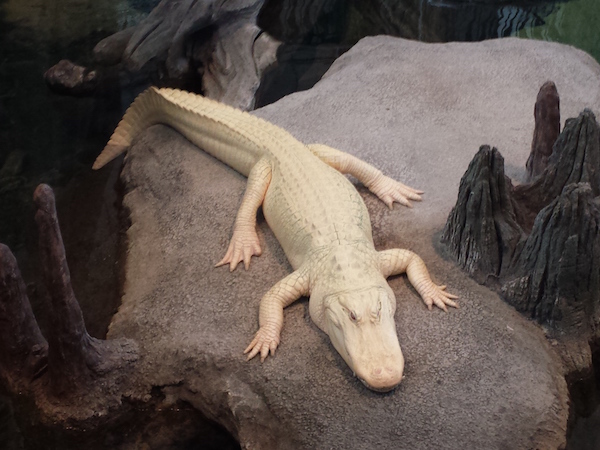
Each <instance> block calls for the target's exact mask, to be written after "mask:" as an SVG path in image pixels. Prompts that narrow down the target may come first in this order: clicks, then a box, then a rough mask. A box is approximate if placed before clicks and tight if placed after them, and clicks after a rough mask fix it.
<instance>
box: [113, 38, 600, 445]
mask: <svg viewBox="0 0 600 450" xmlns="http://www.w3.org/2000/svg"><path fill="white" fill-rule="evenodd" d="M599 76H600V68H599V67H598V65H597V64H596V63H595V62H594V61H593V60H592V59H591V58H590V57H589V56H587V55H586V54H584V53H582V52H580V51H577V50H575V49H573V48H569V47H566V46H561V45H558V44H549V43H543V42H534V41H521V40H515V39H507V40H502V41H486V42H482V43H476V44H459V43H451V44H441V45H440V44H436V45H431V44H422V43H416V42H411V41H405V40H401V39H395V38H388V37H376V38H367V39H364V40H362V41H361V42H360V43H359V44H357V45H356V46H355V47H354V48H353V49H352V50H351V51H349V52H348V53H347V54H345V55H343V56H342V57H341V58H339V59H338V60H337V62H336V63H335V64H334V65H333V66H332V68H331V69H330V70H329V72H328V73H327V74H326V76H325V77H324V78H323V80H322V81H320V82H319V83H318V84H317V85H316V86H315V87H314V88H313V89H311V90H309V91H306V92H302V93H297V94H294V95H291V96H288V97H285V98H284V99H282V100H280V101H279V102H277V103H275V104H273V105H270V106H268V107H265V108H263V109H261V110H258V111H257V112H256V114H257V115H259V116H261V117H263V118H266V119H268V120H270V121H272V122H274V123H276V124H278V125H281V126H282V127H284V128H286V129H287V130H289V131H290V132H291V133H292V134H293V135H295V136H296V137H297V138H298V139H300V140H301V141H303V142H306V143H311V142H321V143H324V144H328V145H331V146H334V147H337V148H339V149H342V150H345V151H348V152H350V153H353V154H356V155H358V156H360V157H362V158H363V159H365V160H367V161H369V162H371V163H374V164H376V165H377V166H378V167H380V168H382V169H384V170H385V172H386V173H387V174H389V175H391V176H393V177H394V178H397V179H399V180H401V181H403V182H405V183H407V184H409V185H411V186H413V187H417V188H420V189H423V190H425V191H426V196H425V201H424V202H423V203H422V204H417V205H416V206H415V208H414V209H411V210H409V209H405V208H400V207H396V208H395V209H394V210H393V211H389V210H387V209H386V208H385V206H384V205H382V204H381V203H379V202H378V201H377V200H376V199H375V198H373V196H371V195H370V194H369V193H368V192H366V191H365V190H364V189H362V188H361V192H362V193H363V196H364V198H365V200H366V203H367V206H368V208H369V211H370V213H371V217H372V221H373V225H374V227H373V228H374V237H375V241H376V245H377V246H378V248H393V247H404V248H409V249H411V250H414V251H415V252H417V253H418V254H420V256H421V257H422V258H423V259H424V260H425V262H426V263H427V265H428V267H429V269H430V272H431V273H432V275H433V278H434V280H436V281H438V282H443V283H444V284H447V285H448V286H449V289H450V291H451V292H454V293H457V294H459V295H460V296H461V309H459V310H457V311H451V312H450V313H448V314H444V313H442V312H440V311H435V312H429V311H427V309H426V308H425V307H424V306H423V304H422V302H421V300H420V299H419V298H418V296H417V294H416V293H415V292H414V291H413V290H411V289H410V288H409V287H407V285H406V284H407V283H406V281H405V279H404V278H403V277H397V278H395V279H392V280H391V281H390V284H391V286H392V288H393V289H394V291H395V292H396V295H397V297H398V300H399V302H398V310H397V313H396V324H397V329H398V334H399V339H400V344H401V346H402V347H403V351H404V354H405V357H406V371H405V374H406V378H405V379H404V381H403V382H402V384H401V385H400V386H399V387H398V388H397V389H396V390H394V391H393V392H392V393H390V394H384V395H382V394H377V393H374V392H371V391H368V390H367V389H366V388H365V387H364V386H363V385H362V384H361V383H360V382H359V381H358V380H357V379H356V378H354V377H353V376H352V374H351V373H350V371H349V369H348V368H347V366H346V365H345V364H344V362H343V360H342V359H341V357H339V356H338V354H337V353H336V352H335V350H334V349H333V348H332V346H331V345H330V343H329V341H328V339H327V337H326V336H325V335H324V334H323V333H322V332H320V331H319V330H318V329H317V327H316V326H315V325H314V324H313V323H312V322H311V321H310V318H309V316H308V305H307V302H306V301H300V302H297V303H296V304H294V305H292V306H291V307H289V308H287V309H286V311H285V324H284V328H283V333H282V343H281V346H280V348H279V349H278V352H277V355H276V356H275V357H274V358H269V359H268V360H267V361H266V362H265V363H264V364H262V365H261V364H260V363H257V362H256V361H252V362H249V363H247V362H245V358H244V356H243V355H242V351H243V349H244V348H245V346H246V345H247V343H248V342H249V340H250V339H251V337H252V335H253V333H254V331H255V330H256V328H257V315H258V303H259V300H260V297H261V296H262V295H263V294H264V293H265V292H266V290H267V289H268V288H269V287H270V286H272V285H273V284H274V283H275V282H276V281H278V280H279V279H281V278H282V277H283V276H284V275H285V274H287V273H289V271H290V266H289V264H288V262H287V261H286V259H285V256H284V254H283V252H282V251H281V249H280V248H279V246H278V244H277V242H276V240H275V238H274V236H273V235H272V233H271V232H270V230H269V229H268V227H267V225H266V224H265V223H264V220H263V221H260V220H259V236H260V238H261V242H262V245H263V255H262V256H261V257H260V258H257V259H255V260H253V262H252V264H251V267H250V270H248V271H243V270H239V269H238V270H237V271H236V272H234V273H229V271H228V270H227V269H226V268H220V269H215V268H214V267H213V266H214V264H215V263H216V262H217V261H219V260H220V259H221V257H222V254H223V252H224V251H225V250H226V248H227V243H228V240H229V236H230V233H231V229H232V226H233V220H234V217H235V213H236V209H237V207H238V205H239V202H240V200H241V196H242V193H243V189H244V185H245V180H244V178H243V177H241V176H240V175H238V174H236V173H235V172H233V171H232V170H231V169H229V168H227V167H225V166H223V165H222V164H220V163H218V162H217V161H215V160H214V159H212V158H211V157H209V156H207V155H206V154H204V153H202V152H199V151H197V149H195V148H194V147H193V146H191V144H189V143H188V142H187V141H186V140H185V139H183V138H182V137H181V136H179V135H178V134H177V133H175V132H173V131H171V130H170V129H168V128H166V127H162V126H157V127H152V128H151V129H149V130H148V131H147V132H145V133H144V134H143V135H142V136H141V137H140V139H139V140H138V141H137V144H135V145H134V147H133V148H132V149H131V150H130V152H129V154H128V156H127V159H126V165H125V169H124V173H123V177H124V181H125V184H126V189H127V194H126V196H125V199H124V204H125V205H126V207H127V208H129V211H130V216H131V227H130V229H129V231H128V237H129V242H130V244H129V251H128V256H127V267H126V282H125V286H124V292H125V295H124V297H123V304H122V306H121V308H120V310H119V312H118V313H117V315H116V316H115V317H114V319H113V322H112V324H111V328H110V331H109V337H110V338H119V337H127V338H133V339H135V340H136V341H137V342H138V344H139V347H140V360H139V362H138V369H139V371H138V372H137V374H136V375H134V376H133V377H132V378H131V383H132V386H131V387H130V388H129V390H128V396H130V397H131V398H138V399H142V400H143V399H145V398H146V399H149V398H150V393H151V388H152V387H155V390H154V394H155V395H156V392H159V393H160V394H159V396H160V398H162V399H163V400H162V401H163V402H164V404H165V405H169V404H173V403H174V402H175V401H176V400H178V399H179V400H184V401H186V402H188V403H189V404H191V405H193V406H194V407H196V408H197V409H199V410H200V411H202V412H203V414H204V415H205V416H207V417H208V418H209V419H212V420H215V421H217V422H218V423H220V424H222V425H223V426H224V427H225V428H226V429H227V430H229V431H230V432H231V433H232V434H233V435H234V436H235V437H236V438H237V439H238V440H239V441H240V442H241V445H242V448H317V449H326V448H357V449H362V448H365V449H366V448H390V449H391V448H399V447H402V448H414V449H425V448H445V449H463V448H494V449H495V448H498V449H499V448H511V449H520V448H532V447H533V448H561V447H562V446H563V445H564V443H565V440H566V437H565V434H566V422H567V416H568V405H567V397H568V394H567V390H566V383H565V381H564V378H563V368H562V366H561V364H560V362H559V359H558V358H557V357H556V355H555V354H554V352H553V350H552V348H551V346H550V345H549V344H548V342H547V341H546V339H545V337H544V333H543V332H542V330H541V329H540V328H539V327H537V326H536V325H535V324H534V323H532V322H529V321H527V320H525V319H523V318H522V317H521V316H520V315H519V314H518V313H517V312H516V311H515V310H514V309H513V308H512V307H510V306H508V305H506V304H505V303H503V302H502V301H501V300H500V299H499V298H498V297H497V296H496V295H495V294H494V293H492V292H491V291H490V290H488V289H487V288H485V287H482V286H479V285H478V284H476V283H475V282H474V281H473V280H471V279H469V278H468V277H466V276H465V275H464V273H463V272H462V271H461V270H460V269H459V268H458V267H457V266H455V265H454V264H453V263H451V262H449V261H446V260H444V259H442V258H441V257H440V256H438V255H437V253H436V251H435V246H436V245H435V243H436V242H437V241H438V234H437V233H438V232H439V231H440V230H441V229H442V227H443V225H444V222H445V219H446V217H447V215H448V213H449V211H450V209H451V208H452V205H453V204H454V202H455V200H456V196H457V191H458V183H459V180H460V178H461V176H462V174H463V171H464V167H466V166H467V164H468V163H469V161H470V160H471V158H472V156H473V154H474V153H475V152H476V151H477V149H478V148H479V146H480V144H481V143H483V142H489V143H491V144H493V145H495V146H497V147H498V148H499V149H501V151H502V153H503V155H504V158H505V168H506V170H507V173H508V174H509V175H510V176H511V177H512V178H513V179H514V178H516V179H524V178H525V170H524V167H525V161H526V159H527V156H528V154H529V149H530V142H531V136H532V133H533V127H534V123H533V118H532V115H531V105H533V104H534V102H535V98H536V95H537V92H538V89H539V87H540V86H541V85H542V84H543V83H544V82H545V81H546V80H547V79H552V80H554V81H555V83H556V85H557V86H558V88H559V90H560V92H561V96H562V98H563V99H564V100H563V101H562V102H561V103H562V105H561V106H562V110H563V114H564V115H565V117H572V116H575V115H577V113H578V112H579V111H581V110H582V109H583V108H584V107H589V108H591V109H592V110H595V111H598V109H599V107H600V90H599V88H598V85H597V80H598V77H599ZM167 149H168V150H167Z"/></svg>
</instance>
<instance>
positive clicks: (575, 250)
mask: <svg viewBox="0 0 600 450" xmlns="http://www.w3.org/2000/svg"><path fill="white" fill-rule="evenodd" d="M599 263H600V209H599V208H598V205H597V204H596V203H595V201H594V195H593V193H592V190H591V188H590V186H589V184H587V183H578V184H570V185H568V186H567V187H566V188H565V189H564V190H563V192H562V194H561V195H560V196H559V197H557V198H556V199H555V200H554V201H553V202H552V203H551V204H550V205H548V206H547V207H546V208H544V209H543V210H542V211H541V212H540V213H539V214H538V216H537V218H536V220H535V224H534V226H533V229H532V231H531V234H530V235H529V237H528V238H527V240H526V241H525V242H524V244H523V246H522V250H521V251H520V252H519V253H518V255H517V257H516V258H515V260H514V261H513V262H512V263H511V269H510V270H511V272H512V273H515V274H517V276H516V277H515V278H511V277H510V275H508V276H507V277H506V278H507V279H508V280H507V281H506V282H505V283H504V285H503V286H502V294H503V296H504V297H505V298H506V300H507V301H508V302H509V303H510V304H512V305H513V306H515V308H517V309H518V310H519V311H521V312H523V313H524V314H526V315H527V316H529V317H531V318H533V319H536V320H537V321H538V322H540V323H544V324H550V325H557V326H560V327H561V328H564V329H566V330H570V331H576V330H589V329H590V327H592V326H594V320H595V319H596V320H597V318H598V308H599V307H600V264H599Z"/></svg>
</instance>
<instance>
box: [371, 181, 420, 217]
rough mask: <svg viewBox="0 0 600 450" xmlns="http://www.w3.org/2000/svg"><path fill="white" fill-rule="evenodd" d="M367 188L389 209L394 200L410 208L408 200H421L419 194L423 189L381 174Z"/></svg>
mask: <svg viewBox="0 0 600 450" xmlns="http://www.w3.org/2000/svg"><path fill="white" fill-rule="evenodd" d="M369 190H370V191H371V192H373V193H374V194H375V195H376V196H377V197H379V198H380V200H381V201H382V202H383V203H385V204H386V205H387V206H388V208H390V209H392V207H393V205H394V202H397V203H400V204H401V205H404V206H406V207H407V208H412V204H411V202H410V200H414V201H417V202H420V201H421V200H422V199H421V194H423V191H420V190H418V189H413V188H411V187H409V186H407V185H405V184H403V183H400V182H399V181H396V180H394V179H393V178H390V177H388V176H385V175H383V174H382V175H381V176H379V177H378V178H377V180H376V181H375V182H374V183H372V184H371V185H370V186H369Z"/></svg>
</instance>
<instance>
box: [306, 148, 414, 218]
mask: <svg viewBox="0 0 600 450" xmlns="http://www.w3.org/2000/svg"><path fill="white" fill-rule="evenodd" d="M308 148H309V150H310V151H311V152H312V153H313V154H315V155H316V156H317V157H318V158H319V159H321V160H322V161H323V162H324V163H326V164H327V165H329V166H331V167H333V168H334V169H336V170H338V171H340V172H341V173H344V174H346V173H347V174H350V175H352V176H354V177H355V178H356V179H357V180H358V181H360V182H361V183H362V184H364V185H365V186H366V187H367V188H368V189H369V190H370V191H371V192H372V193H373V194H375V195H376V196H377V197H379V198H380V199H381V201H382V202H383V203H385V204H386V205H387V206H388V208H390V209H392V206H393V204H394V202H398V203H400V204H401V205H404V206H407V207H409V208H412V204H411V203H410V200H415V201H421V195H420V194H423V191H419V190H417V189H413V188H411V187H409V186H406V185H405V184H402V183H400V182H399V181H396V180H394V179H392V178H390V177H388V176H385V175H384V174H383V173H382V172H381V170H379V169H377V168H375V167H373V166H372V165H370V164H368V163H366V162H364V161H363V160H361V159H358V158H357V157H355V156H352V155H350V154H348V153H345V152H342V151H341V150H337V149H335V148H333V147H329V146H327V145H323V144H310V145H308Z"/></svg>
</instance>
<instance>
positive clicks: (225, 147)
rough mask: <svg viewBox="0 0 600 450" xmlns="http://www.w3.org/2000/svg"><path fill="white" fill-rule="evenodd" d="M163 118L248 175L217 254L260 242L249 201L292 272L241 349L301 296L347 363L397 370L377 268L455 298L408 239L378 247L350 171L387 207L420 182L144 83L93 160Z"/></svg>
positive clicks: (272, 333)
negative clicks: (404, 246)
mask: <svg viewBox="0 0 600 450" xmlns="http://www.w3.org/2000/svg"><path fill="white" fill-rule="evenodd" d="M155 123H164V124H167V125H170V126H171V127H173V128H175V129H176V130H177V131H179V132H180V133H181V134H183V135H184V136H185V137H186V138H188V139H189V140H190V141H191V142H193V143H194V144H196V145H197V146H198V147H199V148H201V149H203V150H205V151H206V152H208V153H209V154H211V155H213V156H214V157H216V158H217V159H219V160H221V161H222V162H224V163H225V164H227V165H229V166H230V167H232V168H233V169H235V170H237V171H238V172H240V173H242V174H243V175H245V176H247V177H248V186H247V188H246V192H245V194H244V198H243V200H242V204H241V206H240V209H239V211H238V214H237V217H236V220H235V226H234V231H233V236H232V238H231V243H230V244H229V248H228V249H227V252H226V254H225V257H224V258H223V259H222V260H221V261H220V262H219V263H218V264H217V266H221V265H225V264H229V267H230V270H234V269H235V268H236V266H237V265H238V264H239V263H241V262H243V263H244V266H245V267H246V269H247V268H248V266H249V264H250V260H251V258H252V256H259V255H260V254H261V247H260V242H259V239H258V236H257V234H256V212H257V210H258V208H259V207H260V206H261V205H262V207H263V213H264V216H265V219H266V221H267V223H268V224H269V226H270V227H271V229H272V230H273V233H274V234H275V236H276V237H277V239H278V240H279V243H280V244H281V247H282V248H283V250H284V251H285V254H286V256H287V257H288V259H289V261H290V263H291V264H292V267H293V268H294V272H292V273H291V274H290V275H288V276H287V277H285V278H284V279H283V280H281V281H280V282H278V283H277V284H275V286H273V287H272V288H271V289H270V290H269V291H268V292H267V293H266V294H265V296H264V297H263V298H262V300H261V302H260V310H259V325H260V327H259V330H258V332H257V333H256V335H255V337H254V339H253V340H252V342H251V343H250V345H249V346H248V347H247V348H246V350H245V353H247V354H248V359H252V358H253V357H254V356H256V355H259V354H260V358H261V361H264V359H265V358H266V357H267V356H268V354H269V353H271V355H274V354H275V350H276V349H277V346H278V345H279V337H280V333H281V328H282V326H283V309H284V308H285V307H286V306H288V305H290V304H291V303H293V302H294V301H295V300H297V299H298V298H300V297H302V296H310V302H309V309H310V315H311V318H312V319H313V321H314V322H315V323H316V324H317V326H318V327H319V328H320V329H321V330H323V331H324V332H325V333H327V334H328V335H329V337H330V339H331V341H332V343H333V345H334V347H335V348H336V349H337V351H338V352H339V353H340V354H341V356H342V357H343V358H344V360H345V361H346V362H347V363H348V365H349V366H350V368H351V369H352V370H353V371H354V373H355V374H356V375H357V376H358V377H359V378H360V379H361V381H363V383H365V385H366V386H367V387H369V388H371V389H374V390H377V391H387V390H390V389H393V388H394V387H395V386H396V385H397V384H398V383H399V382H400V381H401V379H402V373H403V369H404V358H403V356H402V351H401V350H400V345H399V343H398V337H397V334H396V327H395V323H394V312H395V309H396V299H395V297H394V293H393V292H392V290H391V289H390V287H389V286H388V284H387V282H386V278H387V277H388V276H391V275H396V274H400V273H404V272H406V273H407V275H408V278H409V280H410V282H411V283H412V284H413V286H414V287H415V289H416V290H417V291H418V292H419V294H420V295H421V297H422V298H423V301H424V302H425V304H426V305H427V307H428V308H429V309H432V306H433V305H436V306H437V307H439V308H441V309H443V310H444V311H446V310H447V305H448V306H453V307H457V304H456V303H455V302H454V301H453V300H452V299H455V298H457V297H456V296H454V295H452V294H449V293H447V292H445V286H437V285H436V284H435V283H433V281H432V280H431V278H430V276H429V274H428V272H427V269H426V268H425V264H424V263H423V261H422V260H421V258H419V257H418V256H417V255H415V254H414V253H412V252H410V251H408V250H401V249H393V250H385V251H382V252H377V251H376V250H375V248H374V245H373V238H372V235H371V223H370V219H369V215H368V212H367V209H366V207H365V204H364V202H363V201H362V198H361V197H360V195H359V194H358V192H357V191H356V189H355V188H354V186H353V185H352V184H351V183H350V182H349V181H348V180H347V179H346V177H345V176H343V175H342V174H351V175H353V176H355V177H356V178H357V179H358V180H359V181H360V182H362V183H363V184H364V185H365V186H367V187H368V188H369V190H370V191H371V192H373V193H374V194H375V195H377V196H378V197H379V198H380V199H381V200H382V201H383V202H384V203H385V204H386V205H388V207H390V208H391V207H392V205H393V203H394V202H398V203H400V204H402V205H405V206H408V207H410V206H411V203H410V201H411V200H416V201H419V200H421V197H420V194H422V192H420V191H417V190H415V189H412V188H410V187H408V186H405V185H403V184H402V183H400V182H397V181H395V180H392V179H391V178H389V177H387V176H385V175H383V174H382V173H381V172H380V171H379V170H377V169H376V168H374V167H373V166H370V165H369V164H367V163H365V162H363V161H361V160H360V159H358V158H355V157H354V156H351V155H348V154H346V153H343V152H341V151H339V150H335V149H333V148H331V147H327V146H325V145H309V146H305V145H304V144H302V143H301V142H299V141H297V140H296V139H294V138H293V137H292V136H291V135H290V134H289V133H287V132H286V131H285V130H283V129H281V128H279V127H277V126H275V125H273V124H271V123H269V122H266V121H264V120H262V119H259V118H257V117H254V116H252V115H250V114H247V113H245V112H242V111H238V110H236V109H234V108H231V107H229V106H226V105H223V104H220V103H218V102H215V101H212V100H209V99H206V98H204V97H201V96H198V95H195V94H191V93H187V92H184V91H178V90H174V89H157V88H150V89H148V90H147V91H145V92H144V93H142V94H141V95H140V96H138V98H137V99H136V100H135V102H134V103H133V105H132V106H131V107H130V108H129V109H128V111H127V113H126V114H125V116H124V118H123V120H122V121H121V123H120V124H119V126H118V127H117V129H116V130H115V132H114V134H113V136H112V137H111V139H110V141H109V143H108V144H107V146H106V148H105V149H104V151H103V152H102V153H101V154H100V156H99V157H98V159H97V160H96V163H95V164H94V168H95V169H97V168H99V167H102V166H103V165H104V164H106V163H107V162H108V161H110V160H111V159H112V158H114V157H115V156H117V155H118V154H119V153H121V152H123V151H125V150H126V149H127V148H128V147H129V145H130V144H131V142H132V140H133V138H134V137H135V136H136V135H137V134H139V133H140V132H141V131H142V130H143V129H145V128H146V127H148V126H150V125H152V124H155Z"/></svg>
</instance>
